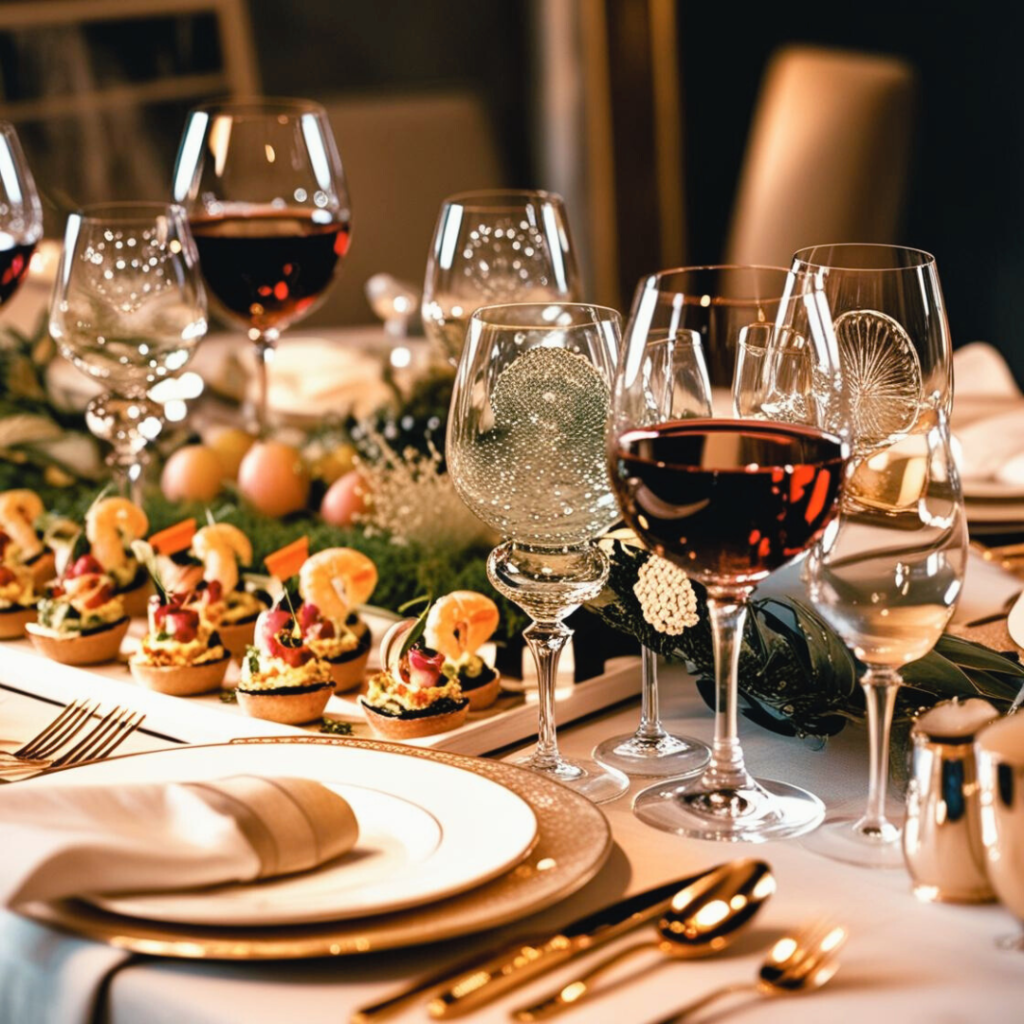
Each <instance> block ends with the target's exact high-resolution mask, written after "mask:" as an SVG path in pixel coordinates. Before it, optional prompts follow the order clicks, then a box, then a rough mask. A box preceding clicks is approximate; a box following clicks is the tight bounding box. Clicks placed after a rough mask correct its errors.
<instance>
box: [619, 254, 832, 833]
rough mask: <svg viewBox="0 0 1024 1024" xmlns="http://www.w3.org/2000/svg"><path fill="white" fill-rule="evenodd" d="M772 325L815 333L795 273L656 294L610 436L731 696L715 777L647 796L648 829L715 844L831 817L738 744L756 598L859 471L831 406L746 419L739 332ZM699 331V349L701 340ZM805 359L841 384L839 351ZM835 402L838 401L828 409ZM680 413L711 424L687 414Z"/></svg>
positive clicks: (701, 271)
mask: <svg viewBox="0 0 1024 1024" xmlns="http://www.w3.org/2000/svg"><path fill="white" fill-rule="evenodd" d="M757 323H774V324H775V325H776V328H777V330H779V331H783V330H789V329H792V330H794V331H796V332H797V333H799V334H801V335H803V336H804V337H807V335H808V332H809V331H810V328H811V325H810V323H809V322H808V317H807V308H806V306H805V304H804V303H803V302H801V301H799V300H797V299H796V298H795V297H794V287H793V281H792V280H791V279H790V276H789V275H787V272H786V271H785V270H783V269H781V268H775V267H698V268H684V269H680V270H670V271H664V272H662V273H659V274H654V275H653V276H651V277H649V278H647V279H645V280H643V281H641V283H640V285H639V287H638V289H637V293H636V297H635V299H634V302H633V309H632V314H631V317H630V321H629V324H628V325H627V328H626V336H625V340H624V344H623V351H622V354H621V356H620V359H619V369H618V373H617V375H616V381H615V391H614V396H613V413H612V417H611V421H610V428H609V450H610V463H611V475H612V482H613V485H614V487H615V489H616V491H617V494H618V499H619V504H620V506H621V508H622V512H623V514H624V516H625V518H626V521H627V522H628V523H629V525H630V526H632V527H633V529H634V530H635V531H636V533H637V534H638V535H639V537H640V538H641V539H642V540H643V541H644V543H645V544H646V546H647V547H648V548H650V549H651V550H652V551H653V552H654V553H655V554H658V555H662V556H663V557H666V558H668V559H669V560H670V561H673V562H675V563H676V564H677V565H679V566H680V567H681V568H683V569H684V570H685V571H686V572H687V573H688V574H689V575H690V576H691V577H692V578H694V579H696V580H698V581H699V582H701V583H702V584H703V585H704V586H705V587H706V588H707V609H708V617H709V619H710V623H711V629H712V639H713V644H714V652H715V682H716V691H717V698H716V714H715V737H714V743H713V745H712V752H711V761H710V764H709V765H708V767H707V768H706V769H705V770H704V771H703V772H702V773H701V775H700V776H698V777H697V778H695V779H692V780H687V781H680V780H671V781H668V782H665V783H660V784H658V785H655V786H652V787H650V788H649V789H646V790H644V791H643V792H641V793H640V794H638V796H637V797H636V799H635V801H634V803H633V810H634V813H635V814H636V815H637V816H638V817H639V818H641V819H642V820H643V821H645V822H647V823H649V824H651V825H654V826H655V827H657V828H660V829H663V830H665V831H670V832H676V833H678V834H681V835H687V836H693V837H696V838H701V839H714V840H725V841H736V840H747V841H764V840H768V839H779V838H783V837H785V836H793V835H799V834H801V833H803V832H807V831H809V830H810V829H812V828H814V827H815V826H816V825H817V824H818V823H819V822H820V820H821V818H822V816H823V814H824V807H823V805H822V803H821V801H820V800H818V799H817V797H815V796H813V795H812V794H810V793H807V792H806V791H804V790H802V789H798V788H797V787H796V786H791V785H787V784H785V783H781V782H770V781H765V780H757V779H754V778H753V777H752V776H751V775H750V773H749V772H748V771H747V769H746V766H745V764H744V758H743V751H742V748H741V745H740V740H739V736H738V732H737V669H738V664H739V654H740V647H741V644H742V638H743V626H744V622H745V620H746V613H747V605H746V602H747V598H748V596H749V594H750V592H751V591H752V590H753V589H754V587H755V586H756V585H757V584H758V583H759V582H760V581H761V580H763V579H765V578H766V577H767V576H768V575H769V574H770V573H771V572H772V571H774V570H775V569H777V568H779V567H780V566H782V565H784V564H785V563H787V562H789V561H791V560H792V559H793V558H795V557H796V556H798V555H800V554H801V553H803V552H804V551H806V550H807V549H808V548H810V547H811V546H812V545H813V544H814V543H815V542H816V541H817V540H818V538H819V537H821V536H822V534H823V532H824V530H825V528H826V527H827V526H828V524H829V522H830V521H831V520H832V518H833V516H834V514H835V511H836V508H837V503H838V499H839V496H840V493H841V490H842V484H843V479H844V473H845V465H846V459H847V447H846V445H845V442H843V441H842V440H841V438H840V437H839V436H837V435H836V434H833V433H831V432H829V431H827V430H825V429H823V428H822V427H821V426H819V425H818V424H817V422H816V420H817V413H816V410H817V408H818V403H812V406H811V408H810V409H809V422H808V423H800V424H796V423H789V422H787V423H782V422H778V421H775V420H772V419H770V418H768V416H767V414H766V411H765V410H764V409H763V408H761V407H758V406H757V405H756V404H752V403H751V404H748V405H747V411H746V412H745V413H744V414H743V415H742V416H737V414H736V412H735V411H734V408H733V406H734V399H733V393H732V392H733V382H734V380H735V379H736V361H737V354H738V342H739V335H740V331H741V330H742V329H743V328H745V327H749V326H750V325H752V324H757ZM692 331H696V332H697V333H698V334H699V337H700V344H699V345H694V344H692V343H691V341H690V332H692ZM681 332H682V334H683V336H684V339H685V342H684V344H683V345H682V351H681V354H680V357H679V358H678V359H677V360H674V361H673V363H672V364H669V365H672V366H673V370H672V372H671V373H668V374H660V375H653V374H651V373H649V372H648V367H649V365H650V361H649V360H650V354H651V352H652V350H653V351H654V352H658V353H660V351H661V350H662V349H663V348H664V347H665V346H666V345H668V346H670V347H671V346H674V345H675V341H676V338H677V337H679V336H680V333H681ZM804 351H805V352H806V356H805V358H808V359H813V360H815V362H816V363H817V362H818V361H819V360H820V361H821V365H820V366H816V369H817V371H818V374H817V375H818V376H819V377H820V378H821V379H823V380H826V379H831V376H832V368H831V366H830V365H829V364H828V361H827V358H826V357H827V351H825V350H822V349H819V348H818V347H817V346H815V345H813V344H810V345H807V346H805V347H804ZM659 358H660V357H659ZM660 362H661V363H662V364H666V363H668V361H667V360H665V359H660ZM769 369H770V363H769ZM776 376H778V375H776ZM676 392H678V393H679V395H678V397H676ZM831 395H834V392H830V391H825V392H824V393H823V396H822V399H821V401H822V403H824V404H825V405H826V408H828V401H829V396H831ZM680 409H683V410H686V409H694V410H704V411H703V412H698V413H697V414H696V415H689V416H687V415H680V413H679V411H678V410H680ZM666 412H667V415H666ZM811 412H814V415H813V416H811V415H810V414H811Z"/></svg>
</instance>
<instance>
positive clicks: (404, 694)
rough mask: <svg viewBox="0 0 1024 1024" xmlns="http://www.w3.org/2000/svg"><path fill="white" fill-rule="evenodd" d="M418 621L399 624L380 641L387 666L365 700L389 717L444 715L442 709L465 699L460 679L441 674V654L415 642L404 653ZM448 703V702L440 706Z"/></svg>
mask: <svg viewBox="0 0 1024 1024" xmlns="http://www.w3.org/2000/svg"><path fill="white" fill-rule="evenodd" d="M415 626H416V620H414V619H406V620H405V621H403V622H398V623H396V624H395V625H394V626H392V627H391V629H389V630H388V632H387V633H386V634H385V636H384V639H383V640H382V641H381V662H382V663H383V664H384V665H385V666H386V667H385V670H384V671H383V672H378V673H377V674H376V675H375V676H372V677H371V679H370V689H369V692H368V693H367V695H366V696H365V697H364V698H363V699H364V700H365V701H366V703H367V704H369V705H371V706H372V707H374V708H377V709H380V710H383V711H386V712H388V713H390V714H403V713H405V712H411V711H423V710H425V709H428V708H429V709H431V710H430V712H429V713H434V709H435V708H436V709H437V710H436V713H437V714H442V713H443V712H442V710H441V708H444V707H447V706H448V704H450V703H451V702H452V701H454V702H459V701H462V700H463V697H462V688H461V687H460V685H459V681H458V679H457V678H455V679H449V678H448V677H447V676H445V675H444V674H443V673H442V671H441V670H442V668H443V666H444V663H445V658H444V655H443V654H442V653H441V652H440V651H434V650H431V649H430V648H428V647H424V646H423V645H422V644H420V643H419V642H414V643H413V644H412V646H410V647H409V648H408V650H404V646H405V645H404V640H405V639H408V638H409V636H410V634H411V633H412V631H413V630H414V629H415ZM441 702H446V703H443V704H442V703H441Z"/></svg>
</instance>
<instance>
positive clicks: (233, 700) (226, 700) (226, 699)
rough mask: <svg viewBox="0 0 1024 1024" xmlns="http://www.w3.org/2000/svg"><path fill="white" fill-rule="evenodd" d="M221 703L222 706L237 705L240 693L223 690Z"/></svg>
mask: <svg viewBox="0 0 1024 1024" xmlns="http://www.w3.org/2000/svg"><path fill="white" fill-rule="evenodd" d="M220 702H221V704H237V703H238V691H237V690H221V694H220Z"/></svg>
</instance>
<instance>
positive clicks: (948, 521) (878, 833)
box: [805, 409, 967, 867]
mask: <svg viewBox="0 0 1024 1024" xmlns="http://www.w3.org/2000/svg"><path fill="white" fill-rule="evenodd" d="M858 478H859V479H860V482H861V485H862V487H861V490H860V492H859V493H858V494H857V495H856V505H854V504H853V503H847V505H846V506H844V508H843V513H842V516H841V517H840V520H839V523H838V529H837V530H836V532H835V535H834V537H831V538H829V540H828V542H826V543H825V544H823V545H822V546H821V548H820V549H819V550H818V551H815V552H814V553H813V554H812V556H811V558H810V559H809V560H808V570H809V572H808V577H809V590H810V594H811V597H812V599H813V601H814V605H815V608H816V610H817V611H818V613H819V614H820V615H821V616H822V617H823V618H824V619H825V620H826V622H828V623H829V624H830V625H831V626H832V627H833V629H835V631H836V632H837V633H838V634H839V635H840V636H841V637H842V639H843V640H844V641H845V643H846V644H847V646H849V647H850V649H851V650H852V651H853V653H854V654H855V655H856V656H857V659H858V660H859V661H860V662H861V663H862V664H863V665H864V671H863V673H862V675H861V680H860V681H861V685H862V686H863V688H864V695H865V700H866V702H867V720H868V737H869V751H870V774H869V793H868V804H867V809H866V811H865V812H864V814H863V815H861V816H859V817H848V816H844V815H833V816H830V817H828V818H827V819H826V820H825V823H824V824H823V825H822V826H821V828H820V829H818V831H817V832H815V833H814V834H813V835H811V836H808V837H807V839H806V840H805V843H806V845H807V846H808V847H809V848H810V849H812V850H815V851H816V852H818V853H822V854H825V855H827V856H830V857H832V858H834V859H836V860H842V861H846V862H847V863H852V864H860V865H864V866H867V867H901V866H902V865H903V851H902V848H901V845H900V830H899V828H898V827H897V826H896V825H895V824H893V823H892V822H891V821H890V820H889V819H888V817H887V816H886V806H885V796H886V783H887V780H888V767H889V734H890V728H891V724H892V715H893V708H894V705H895V700H896V693H897V690H898V689H899V686H900V685H901V683H902V679H901V677H900V669H901V668H902V667H903V666H904V665H906V664H907V663H908V662H910V661H914V660H916V659H918V658H923V657H924V656H925V655H926V654H927V653H928V652H929V651H930V650H931V649H932V647H933V646H934V645H935V642H936V641H937V640H938V639H939V637H940V636H941V635H942V632H943V630H944V629H945V628H946V624H947V623H948V622H949V619H950V617H951V616H952V614H953V611H954V610H955V608H956V604H957V600H958V598H959V596H960V588H961V584H962V581H963V576H964V570H965V568H966V564H967V529H966V519H965V515H964V506H963V497H962V494H961V490H960V479H959V475H958V473H957V469H956V464H955V462H954V459H953V455H952V451H951V448H950V440H949V426H948V423H947V422H946V415H945V412H944V411H942V410H941V409H939V410H934V411H933V414H932V417H931V422H930V423H926V422H924V419H923V417H918V422H917V424H916V426H915V429H914V430H913V432H911V433H909V434H906V435H904V436H903V437H902V438H901V439H900V440H898V441H896V442H895V443H893V444H890V445H889V446H888V447H887V448H885V449H884V450H882V451H880V452H876V453H875V454H874V455H873V456H871V457H870V458H869V459H868V460H867V462H866V464H865V465H864V466H863V467H862V468H861V469H859V470H858Z"/></svg>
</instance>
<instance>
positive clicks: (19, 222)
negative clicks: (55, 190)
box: [0, 121, 43, 306]
mask: <svg viewBox="0 0 1024 1024" xmlns="http://www.w3.org/2000/svg"><path fill="white" fill-rule="evenodd" d="M42 234H43V208H42V205H41V204H40V202H39V195H38V193H37V192H36V185H35V182H34V181H33V180H32V172H31V171H30V170H29V168H28V163H27V162H26V161H25V154H24V153H23V152H22V151H21V144H20V143H19V142H18V136H17V133H16V132H15V131H14V126H13V125H11V124H8V123H7V122H6V121H0V306H4V305H6V303H7V301H8V300H9V299H10V298H11V296H12V295H14V293H15V292H16V291H17V290H18V287H19V286H20V284H21V282H22V281H23V280H24V279H25V275H26V274H27V273H28V265H29V261H30V260H31V259H32V253H33V251H34V250H35V247H36V242H38V241H39V239H40V238H41V237H42Z"/></svg>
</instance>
